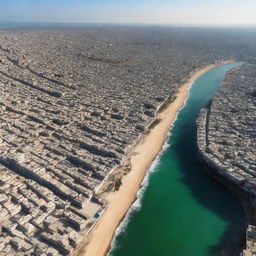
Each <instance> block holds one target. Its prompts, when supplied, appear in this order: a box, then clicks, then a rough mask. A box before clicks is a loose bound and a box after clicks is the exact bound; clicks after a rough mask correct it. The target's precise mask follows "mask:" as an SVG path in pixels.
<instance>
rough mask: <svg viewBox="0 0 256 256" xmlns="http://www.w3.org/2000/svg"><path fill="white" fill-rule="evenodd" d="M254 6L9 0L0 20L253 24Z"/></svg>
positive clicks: (162, 0) (246, 2)
mask: <svg viewBox="0 0 256 256" xmlns="http://www.w3.org/2000/svg"><path fill="white" fill-rule="evenodd" d="M255 9H256V2H255V1H254V0H243V1H242V0H233V1H232V0H215V1H214V2H210V1H204V0H180V1H178V0H137V1H135V0H130V1H127V0H124V1H122V2H121V1H118V0H94V1H92V0H85V1H82V0H55V1H51V0H37V1H36V0H8V1H6V2H5V1H0V23H40V24H44V23H48V24H49V23H52V24H53V23H55V24H63V23H66V24H101V25H103V24H106V25H149V26H152V25H157V26H179V27H180V26H190V27H254V26H256V15H255V14H254V10H255ZM227 10H228V11H227Z"/></svg>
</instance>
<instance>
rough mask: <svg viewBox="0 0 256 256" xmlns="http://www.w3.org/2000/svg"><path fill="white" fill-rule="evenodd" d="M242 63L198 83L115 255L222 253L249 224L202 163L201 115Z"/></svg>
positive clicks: (213, 72)
mask: <svg viewBox="0 0 256 256" xmlns="http://www.w3.org/2000/svg"><path fill="white" fill-rule="evenodd" d="M241 64H242V63H232V64H226V65H222V66H219V67H216V68H213V69H211V70H210V71H208V72H207V73H205V74H204V75H202V76H201V77H200V78H198V79H197V80H196V81H195V82H194V84H193V86H192V88H191V90H190V96H189V99H188V101H187V103H186V105H185V107H184V108H183V109H182V110H181V111H180V112H179V114H178V116H177V120H176V121H175V124H174V126H173V128H172V131H171V132H172V135H171V136H170V138H169V144H170V146H168V148H167V149H166V150H165V151H164V152H163V153H162V155H161V156H160V158H159V163H158V164H157V165H156V167H154V171H153V172H152V173H150V176H149V183H148V185H147V187H146V189H145V192H144V193H143V196H142V198H141V205H142V206H141V208H140V209H139V210H137V211H134V212H133V214H132V217H131V219H130V220H129V223H128V225H127V226H126V227H125V231H124V232H121V233H120V234H119V235H118V236H117V238H116V241H115V246H114V248H113V249H112V250H111V252H110V254H109V255H110V256H208V255H210V256H213V255H214V256H220V255H223V254H222V253H223V250H224V249H223V248H226V247H227V244H230V243H231V247H232V238H233V237H235V234H237V232H238V231H239V230H238V229H239V227H240V228H241V223H243V222H244V214H243V209H242V206H241V204H240V202H239V201H238V200H237V199H236V198H234V197H233V196H232V195H231V194H230V193H229V192H227V191H226V190H225V189H224V187H223V186H222V185H220V184H218V183H217V182H215V181H214V180H213V179H212V178H211V177H209V176H207V175H206V174H205V173H204V172H203V169H202V166H201V165H200V164H199V163H198V161H197V157H196V154H197V152H196V118H197V116H198V114H199V112H200V109H201V108H202V107H204V106H205V105H206V104H207V102H208V101H209V100H210V99H211V98H212V96H213V94H214V92H215V91H216V89H217V88H218V87H219V86H220V84H221V82H222V81H223V79H224V76H225V73H226V72H227V71H228V70H230V69H232V68H234V67H237V66H239V65H241ZM229 255H233V254H229Z"/></svg>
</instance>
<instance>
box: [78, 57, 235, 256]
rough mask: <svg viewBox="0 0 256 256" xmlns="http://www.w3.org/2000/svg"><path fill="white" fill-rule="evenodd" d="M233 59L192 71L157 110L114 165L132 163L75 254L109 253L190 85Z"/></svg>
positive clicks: (183, 102) (107, 194) (107, 196)
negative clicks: (141, 132)
mask: <svg viewBox="0 0 256 256" xmlns="http://www.w3.org/2000/svg"><path fill="white" fill-rule="evenodd" d="M234 61H235V60H227V61H222V62H218V63H215V64H211V65H208V66H206V67H204V68H201V69H199V70H197V71H195V72H194V73H193V74H192V75H191V76H190V78H189V79H188V80H187V81H186V82H185V83H183V84H182V85H181V86H180V87H179V90H178V92H177V93H176V94H175V96H176V98H175V100H174V101H173V102H171V103H168V104H167V107H166V108H165V109H164V110H163V111H161V112H157V114H156V116H155V117H154V118H153V119H152V123H153V121H154V120H158V122H157V123H156V125H155V126H154V127H152V128H151V129H147V130H146V132H144V133H143V134H142V135H141V136H140V137H139V139H138V141H137V142H136V144H135V145H134V146H133V147H132V148H131V149H130V150H129V151H128V153H127V155H125V157H124V161H123V162H122V163H123V164H122V166H121V167H119V168H117V170H119V171H122V170H123V169H124V168H125V166H126V165H127V164H130V166H131V170H130V172H129V173H128V174H127V175H125V176H124V177H123V178H122V185H121V186H120V188H119V190H118V191H115V192H109V193H106V194H105V196H104V198H106V200H107V201H108V202H109V203H108V206H107V208H106V210H105V212H104V214H103V215H102V216H101V217H100V218H99V219H98V221H97V223H96V224H95V226H94V227H93V229H92V230H91V232H90V233H89V234H88V237H87V238H85V239H86V244H85V245H84V246H83V247H82V248H81V249H80V252H79V253H78V254H77V255H80V256H105V255H106V254H107V253H108V251H109V249H110V248H111V242H112V239H113V237H114V235H115V230H116V229H117V228H118V226H119V225H120V223H121V222H122V220H123V219H124V218H125V216H126V214H127V212H128V210H129V209H130V206H131V205H132V204H133V203H134V202H135V200H136V199H137V192H138V191H139V190H140V188H141V183H142V182H143V180H144V178H145V176H146V174H147V172H148V170H149V168H150V166H151V164H152V163H153V161H154V160H155V159H156V157H157V156H158V154H159V153H160V152H161V151H162V149H163V145H164V143H165V142H166V139H167V137H168V133H169V131H170V129H171V127H172V125H173V123H174V121H175V119H176V116H177V114H178V112H179V111H180V109H181V108H182V107H183V106H184V104H185V102H186V99H187V98H188V96H189V89H190V86H191V85H192V84H193V82H194V81H195V80H196V79H197V78H198V77H200V76H201V75H203V74H204V73H205V72H207V71H209V70H210V69H212V68H214V67H217V66H220V65H223V64H227V63H232V62H234ZM164 103H166V101H164V102H163V104H164ZM160 107H161V106H160ZM159 120H160V121H159ZM152 123H151V124H152Z"/></svg>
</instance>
